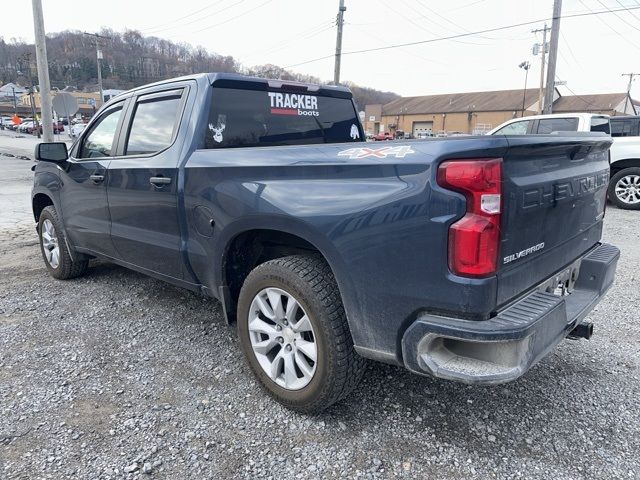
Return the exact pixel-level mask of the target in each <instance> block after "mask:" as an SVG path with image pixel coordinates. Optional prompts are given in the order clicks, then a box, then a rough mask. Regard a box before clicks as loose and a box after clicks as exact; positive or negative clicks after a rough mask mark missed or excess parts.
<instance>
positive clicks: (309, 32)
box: [237, 18, 335, 58]
mask: <svg viewBox="0 0 640 480" xmlns="http://www.w3.org/2000/svg"><path fill="white" fill-rule="evenodd" d="M334 26H335V19H333V18H332V19H330V20H326V21H324V22H322V23H320V24H318V25H316V26H314V27H311V28H307V29H305V30H304V31H302V32H298V33H296V34H295V35H293V36H291V37H287V38H286V39H285V40H282V41H280V42H277V43H275V44H273V45H272V46H270V47H267V48H264V49H262V50H257V51H256V50H253V51H251V52H250V53H248V54H246V55H245V54H239V55H237V56H238V58H251V57H255V56H256V55H262V54H263V53H267V52H269V53H275V52H279V51H281V50H284V49H286V48H288V47H291V46H292V45H295V44H294V43H293V42H294V41H296V42H299V41H300V40H307V39H309V38H313V37H316V36H318V35H320V34H322V33H324V32H326V31H329V30H333V27H334Z"/></svg>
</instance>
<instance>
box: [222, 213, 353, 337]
mask: <svg viewBox="0 0 640 480" xmlns="http://www.w3.org/2000/svg"><path fill="white" fill-rule="evenodd" d="M305 253H306V254H309V253H317V254H319V255H320V256H322V258H323V259H324V261H326V262H327V264H328V265H329V268H330V269H331V272H332V273H333V275H334V277H335V279H336V283H337V284H338V290H339V292H340V296H341V297H342V301H343V304H344V307H345V311H346V313H347V320H348V321H349V325H350V327H351V320H350V315H349V310H350V309H349V307H348V303H349V302H348V301H347V295H346V294H347V293H348V292H351V291H352V289H351V279H350V277H349V275H348V274H347V272H346V271H345V268H344V265H343V262H342V260H341V259H340V256H339V255H338V252H337V251H336V250H335V248H334V247H333V246H332V244H331V243H330V242H329V241H328V240H326V239H324V237H321V236H319V235H317V234H315V235H314V232H307V231H305V230H304V229H302V228H296V225H295V224H294V223H290V224H289V225H288V227H287V226H284V225H273V224H272V225H269V224H261V225H254V226H252V227H250V228H244V229H242V230H239V231H236V232H234V234H233V235H232V236H230V238H229V240H228V241H227V242H226V245H225V248H224V254H223V255H222V259H221V265H220V272H221V283H220V284H221V285H222V286H221V287H220V292H219V293H220V295H219V296H220V299H221V300H222V303H223V307H224V310H225V315H226V318H227V321H228V322H233V321H234V320H235V313H236V306H237V300H238V295H239V293H240V288H241V287H242V283H243V282H244V279H245V278H246V276H247V275H248V274H249V272H251V270H253V269H254V268H255V267H256V266H258V265H260V264H261V263H264V262H267V261H269V260H273V259H276V258H281V257H286V256H289V255H296V254H305Z"/></svg>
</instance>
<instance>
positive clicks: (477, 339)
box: [402, 244, 620, 384]
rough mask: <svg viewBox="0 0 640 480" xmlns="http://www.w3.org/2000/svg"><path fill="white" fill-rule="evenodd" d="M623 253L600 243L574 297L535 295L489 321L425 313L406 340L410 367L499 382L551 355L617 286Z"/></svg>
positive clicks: (585, 262)
mask: <svg viewBox="0 0 640 480" xmlns="http://www.w3.org/2000/svg"><path fill="white" fill-rule="evenodd" d="M619 257H620V251H619V250H618V249H617V248H616V247H614V246H612V245H608V244H601V245H599V246H598V247H596V248H594V249H593V250H591V251H590V252H589V253H587V254H586V255H585V256H584V257H583V258H582V259H581V261H580V262H579V275H578V278H577V280H576V283H575V289H574V290H573V293H571V294H570V295H566V296H563V297H561V296H556V295H554V294H552V293H547V292H546V291H539V290H537V291H534V292H532V293H530V294H528V295H526V296H525V297H523V298H522V299H520V300H518V301H517V302H515V303H513V304H511V305H510V306H508V307H507V308H505V309H504V310H503V311H501V312H499V313H498V315H496V316H495V317H493V318H491V319H489V320H485V321H472V320H462V319H456V318H449V317H440V316H437V315H430V314H423V315H421V316H419V317H418V318H417V319H416V321H415V322H414V323H413V324H411V326H410V327H409V328H408V329H407V331H406V332H405V334H404V336H403V337H402V353H403V359H404V363H405V366H406V367H407V368H408V369H409V370H411V371H413V372H416V373H421V374H427V375H432V376H435V377H439V378H445V379H449V380H456V381H460V382H464V383H480V384H498V383H504V382H508V381H511V380H514V379H516V378H518V377H520V376H521V375H523V374H524V373H525V372H526V371H527V370H529V368H531V367H532V366H533V365H534V364H535V363H536V362H538V361H539V360H541V359H542V358H544V357H545V356H546V355H547V354H549V353H550V352H551V351H552V350H553V348H555V346H556V345H557V344H558V343H560V341H561V340H562V339H564V338H565V337H566V336H567V335H568V334H569V333H570V332H571V331H572V330H573V329H574V328H575V327H576V325H578V324H579V323H581V322H582V321H583V320H584V318H585V317H586V316H587V315H588V314H589V312H590V311H591V310H592V309H593V307H594V306H595V305H596V304H597V303H598V302H599V301H600V298H601V297H602V296H603V295H604V294H605V292H606V291H607V290H608V289H609V287H610V286H611V284H612V283H613V279H614V277H615V271H616V265H617V262H618V258H619Z"/></svg>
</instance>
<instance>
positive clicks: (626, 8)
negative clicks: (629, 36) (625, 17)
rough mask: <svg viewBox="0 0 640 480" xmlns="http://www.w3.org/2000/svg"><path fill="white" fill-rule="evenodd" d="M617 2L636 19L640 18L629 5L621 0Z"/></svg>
mask: <svg viewBox="0 0 640 480" xmlns="http://www.w3.org/2000/svg"><path fill="white" fill-rule="evenodd" d="M616 3H617V4H618V5H620V6H621V7H622V8H624V9H625V10H626V11H628V12H629V13H630V14H631V16H632V17H633V18H635V19H636V20H640V17H638V16H637V15H636V14H635V13H633V12H632V11H631V10H629V9H628V7H626V6H625V5H624V4H623V3H622V2H621V1H620V0H616ZM635 4H636V5H638V2H635Z"/></svg>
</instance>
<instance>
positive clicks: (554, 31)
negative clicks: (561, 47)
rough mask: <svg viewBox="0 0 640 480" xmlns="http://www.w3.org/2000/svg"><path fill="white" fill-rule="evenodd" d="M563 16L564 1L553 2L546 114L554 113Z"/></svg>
mask: <svg viewBox="0 0 640 480" xmlns="http://www.w3.org/2000/svg"><path fill="white" fill-rule="evenodd" d="M561 16H562V0H554V1H553V22H552V23H551V40H550V41H549V68H547V90H546V92H545V95H544V113H551V112H552V111H553V95H554V94H555V91H556V87H555V86H556V62H557V60H558V40H559V38H558V37H559V36H560V17H561Z"/></svg>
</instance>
